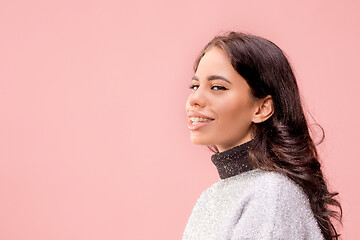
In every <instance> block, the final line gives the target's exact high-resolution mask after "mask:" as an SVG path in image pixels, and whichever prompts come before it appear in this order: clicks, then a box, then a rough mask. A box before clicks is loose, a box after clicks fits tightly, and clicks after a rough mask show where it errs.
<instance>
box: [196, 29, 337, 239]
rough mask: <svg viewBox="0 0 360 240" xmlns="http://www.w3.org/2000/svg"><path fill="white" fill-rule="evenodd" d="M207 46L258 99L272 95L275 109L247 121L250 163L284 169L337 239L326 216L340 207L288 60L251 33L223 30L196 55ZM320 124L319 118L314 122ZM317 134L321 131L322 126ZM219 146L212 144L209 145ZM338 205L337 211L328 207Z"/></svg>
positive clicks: (325, 229)
mask: <svg viewBox="0 0 360 240" xmlns="http://www.w3.org/2000/svg"><path fill="white" fill-rule="evenodd" d="M212 47H218V48H220V49H222V50H223V51H225V52H226V54H227V56H228V57H229V59H230V61H231V64H232V66H233V67H234V69H235V70H236V71H237V72H238V73H239V74H240V75H241V76H242V77H243V78H245V80H246V82H247V83H248V85H249V86H250V88H251V92H252V95H253V96H254V97H255V98H258V99H261V98H263V97H265V96H267V95H271V97H272V99H273V105H274V113H273V115H272V116H271V117H270V118H268V119H267V120H266V121H264V122H261V123H252V126H251V127H253V128H254V138H253V141H252V145H251V146H250V152H249V156H250V159H251V162H252V164H253V165H254V166H255V167H257V168H259V169H263V170H266V171H276V172H279V173H282V174H285V175H287V176H288V177H289V178H290V179H292V180H293V181H294V182H295V183H296V184H298V185H299V186H300V187H301V188H302V189H303V191H304V192H305V193H306V195H307V196H308V198H309V202H310V205H311V209H312V211H313V214H314V216H315V218H316V221H317V223H318V225H319V227H320V229H321V232H322V234H323V236H324V238H325V239H326V240H328V239H329V240H330V239H339V236H340V234H338V233H337V231H336V229H335V227H334V225H333V223H332V222H331V218H334V219H336V220H338V221H339V222H340V223H341V219H342V208H341V205H340V203H339V201H337V200H336V199H335V198H334V197H335V196H336V195H338V193H337V192H329V190H328V187H327V183H326V180H325V178H324V176H323V173H322V171H321V165H320V162H319V156H318V153H317V150H316V146H315V144H314V141H313V140H312V138H311V136H310V133H309V124H308V121H307V119H306V117H305V114H304V111H303V107H302V102H301V98H300V93H299V88H298V85H297V82H296V78H295V75H294V73H293V71H292V68H291V65H290V63H289V61H288V60H287V58H286V56H285V54H284V53H283V51H282V50H281V49H280V48H279V47H278V46H276V45H275V44H274V43H273V42H271V41H269V40H267V39H264V38H262V37H258V36H254V35H251V34H245V33H238V32H228V33H226V34H223V35H220V36H216V37H215V38H214V39H212V40H211V41H210V42H209V43H208V44H207V45H206V46H205V47H204V49H203V50H202V51H201V53H200V55H199V57H198V58H197V59H196V61H195V63H194V71H196V70H197V66H198V64H199V62H200V60H201V58H202V57H203V56H204V55H205V53H206V52H207V51H208V50H209V49H211V48H212ZM317 125H318V126H320V125H319V124H317ZM320 128H321V130H322V138H321V141H320V142H319V143H321V142H322V141H323V140H324V137H325V134H324V130H323V128H322V127H321V126H320ZM208 147H209V148H210V149H211V150H212V151H214V152H218V149H217V148H216V146H208ZM334 207H335V208H337V209H338V211H335V210H332V209H334Z"/></svg>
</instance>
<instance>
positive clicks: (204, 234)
mask: <svg viewBox="0 0 360 240" xmlns="http://www.w3.org/2000/svg"><path fill="white" fill-rule="evenodd" d="M222 239H231V240H235V239H239V240H240V239H241V240H243V239H244V240H245V239H246V240H255V239H256V240H260V239H261V240H266V239H284V240H285V239H286V240H291V239H296V240H300V239H309V240H310V239H314V240H315V239H316V240H319V239H324V238H323V236H322V235H321V231H320V229H319V227H318V224H317V222H316V220H315V218H314V215H313V213H312V211H311V208H310V205H309V201H308V199H307V197H306V195H305V193H304V192H303V191H302V189H301V188H300V187H299V186H298V185H297V184H295V183H294V182H293V181H292V180H290V179H289V178H288V177H286V176H284V175H282V174H280V173H276V172H266V171H262V170H259V169H253V170H250V171H246V172H242V173H240V174H238V175H235V176H231V177H228V178H225V179H221V180H219V181H218V182H216V183H215V184H213V185H212V186H210V187H209V188H208V189H206V190H205V191H204V192H203V193H202V194H201V196H200V198H199V199H198V200H197V202H196V204H195V206H194V208H193V210H192V213H191V215H190V218H189V220H188V222H187V224H186V227H185V231H184V233H183V240H222Z"/></svg>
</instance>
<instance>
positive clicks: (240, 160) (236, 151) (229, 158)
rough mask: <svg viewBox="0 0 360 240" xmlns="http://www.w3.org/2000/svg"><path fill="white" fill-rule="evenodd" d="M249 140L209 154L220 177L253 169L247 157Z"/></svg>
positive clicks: (223, 177) (227, 176)
mask: <svg viewBox="0 0 360 240" xmlns="http://www.w3.org/2000/svg"><path fill="white" fill-rule="evenodd" d="M251 142H252V140H250V141H248V142H245V143H243V144H240V145H238V146H236V147H233V148H230V149H228V150H225V151H223V152H218V153H215V154H213V155H212V156H211V161H212V162H213V163H214V165H215V166H216V168H217V170H218V172H219V176H220V178H221V179H225V178H229V177H232V176H235V175H238V174H240V173H242V172H246V171H250V170H252V169H254V166H253V165H252V164H251V163H250V159H249V148H250V144H251Z"/></svg>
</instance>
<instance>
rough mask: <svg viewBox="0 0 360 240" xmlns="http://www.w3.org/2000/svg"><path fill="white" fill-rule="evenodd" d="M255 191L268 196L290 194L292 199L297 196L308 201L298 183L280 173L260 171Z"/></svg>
mask: <svg viewBox="0 0 360 240" xmlns="http://www.w3.org/2000/svg"><path fill="white" fill-rule="evenodd" d="M254 190H257V191H260V192H263V193H264V194H266V195H267V194H277V195H279V194H280V195H282V194H286V195H289V194H290V195H292V197H295V196H297V197H298V198H299V199H303V200H306V199H307V197H306V194H305V192H304V191H303V189H302V188H301V187H300V186H299V185H298V184H297V183H295V182H294V181H293V180H291V179H290V178H289V177H288V176H286V175H284V174H281V173H278V172H272V171H262V170H260V171H259V175H258V177H257V179H256V186H255V189H254Z"/></svg>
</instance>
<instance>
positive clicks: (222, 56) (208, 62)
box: [195, 47, 238, 77]
mask: <svg viewBox="0 0 360 240" xmlns="http://www.w3.org/2000/svg"><path fill="white" fill-rule="evenodd" d="M211 74H218V75H224V76H227V77H231V76H234V75H238V73H237V71H236V70H235V69H234V68H233V66H232V65H231V62H230V59H229V57H228V56H227V54H226V53H225V51H224V50H222V49H220V48H217V47H212V48H211V49H209V50H208V51H207V52H206V53H205V54H204V56H203V57H202V58H201V60H200V62H199V64H198V67H197V70H196V73H195V75H196V76H198V75H211Z"/></svg>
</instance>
